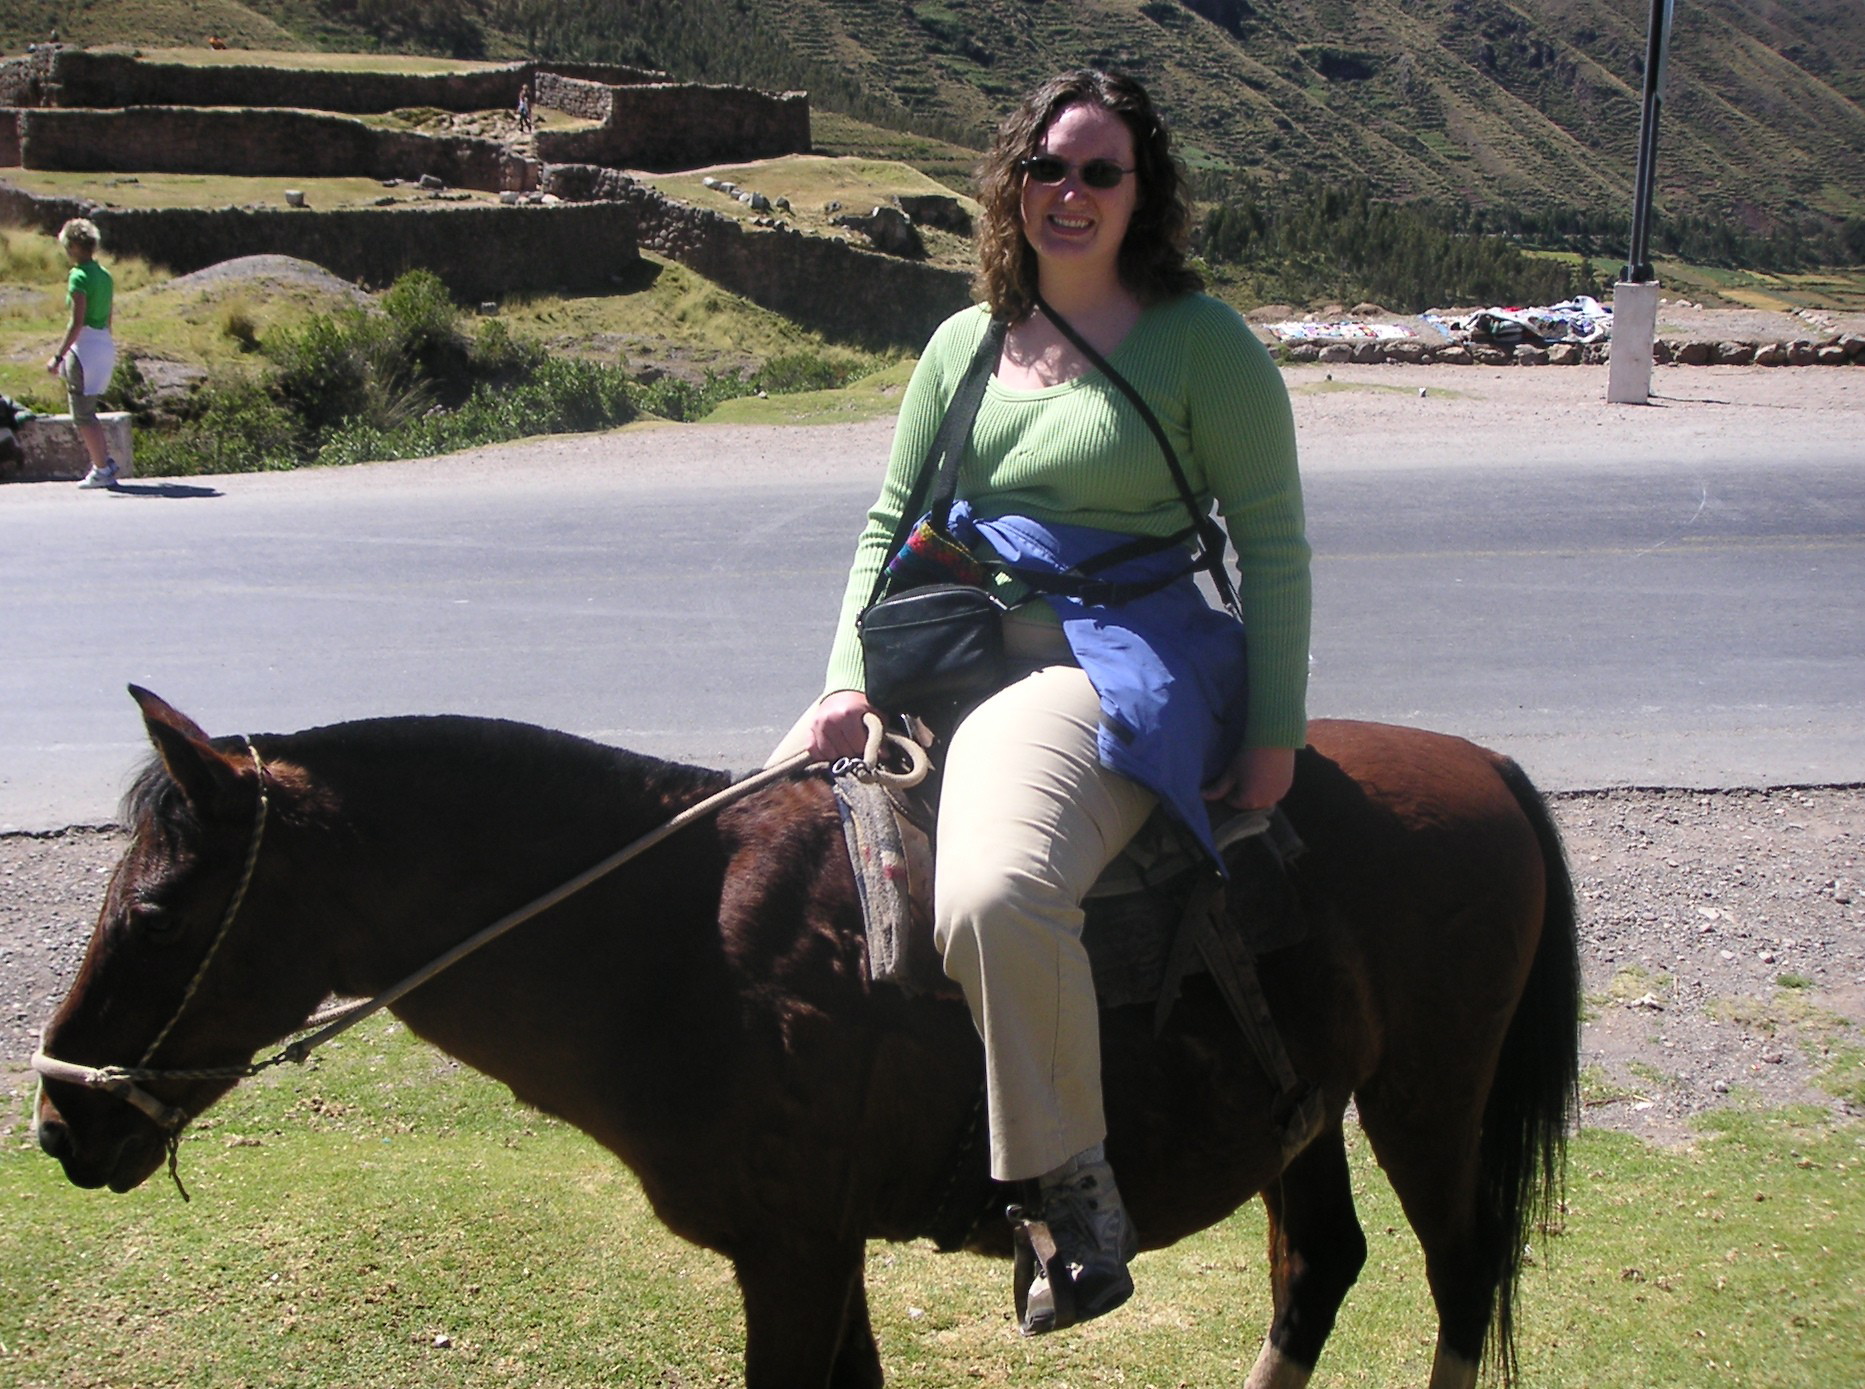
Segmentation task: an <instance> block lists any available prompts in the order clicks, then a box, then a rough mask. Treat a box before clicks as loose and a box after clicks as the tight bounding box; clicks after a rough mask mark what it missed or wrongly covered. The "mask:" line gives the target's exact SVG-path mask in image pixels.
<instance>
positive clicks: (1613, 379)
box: [1606, 280, 1658, 405]
mask: <svg viewBox="0 0 1865 1389" xmlns="http://www.w3.org/2000/svg"><path fill="white" fill-rule="evenodd" d="M1657 337H1658V282H1657V281H1656V280H1643V281H1640V282H1639V283H1637V284H1629V283H1627V282H1625V281H1620V282H1619V283H1618V284H1616V285H1614V286H1613V287H1612V362H1611V364H1610V366H1609V367H1608V368H1607V373H1606V400H1607V403H1608V404H1611V405H1646V404H1649V403H1650V401H1651V348H1652V344H1653V343H1654V342H1656V341H1657Z"/></svg>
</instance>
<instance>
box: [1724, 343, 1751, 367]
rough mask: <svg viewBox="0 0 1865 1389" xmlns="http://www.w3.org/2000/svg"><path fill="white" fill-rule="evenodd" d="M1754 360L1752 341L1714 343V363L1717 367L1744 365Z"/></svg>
mask: <svg viewBox="0 0 1865 1389" xmlns="http://www.w3.org/2000/svg"><path fill="white" fill-rule="evenodd" d="M1754 360H1755V344H1754V343H1752V342H1719V343H1717V344H1716V365H1717V366H1719V367H1745V366H1747V365H1748V364H1749V363H1751V362H1753V361H1754Z"/></svg>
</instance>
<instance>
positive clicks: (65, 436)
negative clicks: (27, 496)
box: [13, 410, 135, 482]
mask: <svg viewBox="0 0 1865 1389" xmlns="http://www.w3.org/2000/svg"><path fill="white" fill-rule="evenodd" d="M97 418H98V419H99V420H100V421H101V422H102V423H103V426H104V443H105V447H106V448H107V449H108V451H109V454H110V456H111V457H112V458H114V459H116V461H117V467H118V468H119V469H121V470H122V476H124V477H129V476H131V475H132V474H133V473H134V472H135V460H134V459H133V458H132V457H131V454H130V417H129V415H128V414H127V413H126V412H124V411H122V410H106V411H102V412H100V413H99V414H98V416H97ZM17 432H18V434H19V446H20V450H21V452H22V454H23V455H24V456H23V458H22V459H21V466H20V470H19V472H17V473H15V474H14V475H13V476H14V477H15V479H16V480H18V481H20V482H76V481H78V480H79V479H80V478H82V477H83V476H84V475H85V474H86V473H88V472H89V471H90V470H91V456H90V455H89V454H88V453H86V452H85V451H84V441H83V440H82V439H80V438H79V437H78V427H77V425H76V424H75V423H74V422H73V421H72V418H71V416H69V415H35V416H34V417H33V418H32V419H29V420H21V421H20V423H19V428H18V431H17Z"/></svg>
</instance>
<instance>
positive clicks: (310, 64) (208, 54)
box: [140, 47, 509, 73]
mask: <svg viewBox="0 0 1865 1389" xmlns="http://www.w3.org/2000/svg"><path fill="white" fill-rule="evenodd" d="M140 52H141V54H142V57H143V59H144V60H145V61H146V62H151V63H183V64H187V65H190V66H193V67H235V66H238V67H269V68H287V69H296V70H299V71H309V72H413V73H441V72H483V71H486V70H487V69H489V68H499V67H507V66H509V64H506V63H481V62H468V61H464V60H461V59H457V58H435V57H429V56H427V55H424V54H416V53H314V52H309V51H306V50H303V49H282V48H281V49H262V48H220V49H216V48H207V47H200V48H189V47H177V48H144V49H141V50H140Z"/></svg>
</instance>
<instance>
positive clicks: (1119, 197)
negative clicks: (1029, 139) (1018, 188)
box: [1021, 103, 1139, 278]
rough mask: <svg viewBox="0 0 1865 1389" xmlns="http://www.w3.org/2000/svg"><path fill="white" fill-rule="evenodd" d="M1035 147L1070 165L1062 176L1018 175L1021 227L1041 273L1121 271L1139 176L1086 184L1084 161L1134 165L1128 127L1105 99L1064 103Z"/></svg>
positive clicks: (1111, 273) (1124, 166)
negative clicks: (1046, 179)
mask: <svg viewBox="0 0 1865 1389" xmlns="http://www.w3.org/2000/svg"><path fill="white" fill-rule="evenodd" d="M1035 154H1036V155H1048V156H1052V157H1053V158H1055V159H1059V160H1061V161H1062V162H1063V163H1064V164H1066V165H1067V166H1069V168H1068V173H1067V174H1066V175H1064V177H1063V178H1062V181H1061V182H1059V183H1038V182H1037V181H1036V180H1035V179H1033V178H1031V177H1030V176H1029V174H1028V173H1025V174H1024V176H1023V196H1022V202H1021V208H1022V216H1023V235H1024V237H1025V238H1026V239H1027V240H1028V241H1029V243H1030V246H1031V248H1032V249H1033V250H1034V251H1035V252H1036V262H1037V267H1038V270H1039V272H1040V273H1041V274H1043V275H1049V274H1064V275H1068V276H1070V277H1074V276H1077V275H1102V274H1105V275H1108V276H1110V277H1115V278H1118V274H1119V271H1118V263H1119V258H1120V246H1121V243H1122V242H1123V241H1124V240H1126V236H1127V224H1128V222H1130V221H1131V220H1132V218H1133V209H1134V208H1135V207H1136V206H1137V205H1138V203H1139V176H1138V175H1137V174H1134V173H1128V174H1126V176H1125V177H1123V178H1122V179H1121V180H1120V182H1119V183H1117V184H1115V185H1114V186H1113V187H1112V188H1090V187H1089V186H1088V185H1087V183H1085V182H1084V181H1083V179H1082V173H1081V171H1082V166H1083V165H1086V164H1089V163H1092V162H1094V161H1100V160H1105V161H1111V162H1112V163H1113V164H1114V165H1115V166H1116V167H1117V168H1120V169H1126V170H1131V169H1132V168H1133V132H1132V131H1131V130H1129V129H1128V128H1127V123H1126V122H1125V121H1123V120H1122V119H1121V118H1120V117H1119V116H1117V115H1115V114H1114V113H1113V112H1112V111H1109V110H1108V109H1106V108H1105V107H1103V106H1097V105H1089V104H1081V103H1077V104H1076V105H1073V106H1065V107H1064V108H1063V109H1062V110H1061V111H1060V112H1058V113H1057V114H1056V117H1055V119H1054V120H1052V121H1051V122H1050V123H1049V128H1048V129H1047V130H1046V131H1044V132H1043V137H1042V139H1041V140H1039V141H1038V142H1037V145H1036V150H1035Z"/></svg>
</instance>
